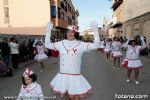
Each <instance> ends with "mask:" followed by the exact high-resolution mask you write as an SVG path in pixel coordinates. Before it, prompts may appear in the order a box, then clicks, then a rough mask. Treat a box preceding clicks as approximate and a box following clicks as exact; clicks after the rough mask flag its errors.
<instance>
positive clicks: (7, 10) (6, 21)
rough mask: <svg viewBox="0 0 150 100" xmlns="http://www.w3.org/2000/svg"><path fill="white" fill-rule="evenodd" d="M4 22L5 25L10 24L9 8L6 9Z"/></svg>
mask: <svg viewBox="0 0 150 100" xmlns="http://www.w3.org/2000/svg"><path fill="white" fill-rule="evenodd" d="M4 21H5V23H9V8H8V7H4Z"/></svg>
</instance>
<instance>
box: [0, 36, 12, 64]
mask: <svg viewBox="0 0 150 100" xmlns="http://www.w3.org/2000/svg"><path fill="white" fill-rule="evenodd" d="M0 48H1V53H2V58H3V60H4V62H5V63H6V65H7V66H9V55H10V47H9V45H8V38H7V37H4V38H3V41H2V43H1V46H0Z"/></svg>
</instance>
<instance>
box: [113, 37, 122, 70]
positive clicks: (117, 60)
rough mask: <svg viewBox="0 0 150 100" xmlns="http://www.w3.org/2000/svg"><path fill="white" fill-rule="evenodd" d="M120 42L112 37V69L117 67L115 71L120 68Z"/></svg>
mask: <svg viewBox="0 0 150 100" xmlns="http://www.w3.org/2000/svg"><path fill="white" fill-rule="evenodd" d="M121 46H122V45H121V42H120V41H119V39H118V37H114V41H113V42H112V56H113V60H114V67H113V68H115V67H116V66H117V69H119V68H120V57H121V56H122V53H121Z"/></svg>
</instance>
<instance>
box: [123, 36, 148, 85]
mask: <svg viewBox="0 0 150 100" xmlns="http://www.w3.org/2000/svg"><path fill="white" fill-rule="evenodd" d="M129 41H130V44H129ZM141 41H142V44H143V45H142V46H140V45H137V44H136V43H137V42H136V40H130V39H128V40H127V42H126V43H125V44H124V49H126V58H125V59H124V61H123V62H122V65H123V67H125V68H127V77H128V79H127V82H129V81H130V75H131V72H132V70H134V73H135V74H134V75H135V83H136V84H139V82H138V77H139V70H140V69H141V68H142V66H143V65H142V63H141V60H140V57H139V56H140V50H142V49H144V48H146V43H145V42H144V38H143V37H142V36H141Z"/></svg>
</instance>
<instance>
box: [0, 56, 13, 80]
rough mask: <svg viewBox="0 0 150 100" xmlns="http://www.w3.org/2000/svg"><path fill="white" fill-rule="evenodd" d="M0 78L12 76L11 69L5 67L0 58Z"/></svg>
mask: <svg viewBox="0 0 150 100" xmlns="http://www.w3.org/2000/svg"><path fill="white" fill-rule="evenodd" d="M0 76H8V77H10V76H13V73H12V69H11V68H9V67H7V65H6V64H5V62H4V60H3V59H2V58H1V57H0Z"/></svg>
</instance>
